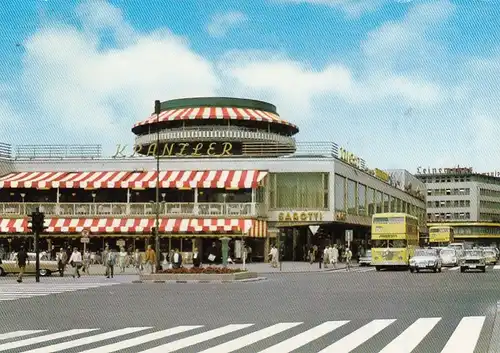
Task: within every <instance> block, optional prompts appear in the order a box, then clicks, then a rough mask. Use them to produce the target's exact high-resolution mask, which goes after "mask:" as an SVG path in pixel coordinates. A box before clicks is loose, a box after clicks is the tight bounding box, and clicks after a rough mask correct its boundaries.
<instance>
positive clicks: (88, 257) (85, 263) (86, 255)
mask: <svg viewBox="0 0 500 353" xmlns="http://www.w3.org/2000/svg"><path fill="white" fill-rule="evenodd" d="M91 256H92V255H91V254H90V251H89V250H87V251H85V253H84V254H83V267H82V271H83V272H86V273H87V275H90V263H91Z"/></svg>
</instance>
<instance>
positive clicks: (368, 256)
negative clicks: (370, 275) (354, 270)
mask: <svg viewBox="0 0 500 353" xmlns="http://www.w3.org/2000/svg"><path fill="white" fill-rule="evenodd" d="M371 263H372V251H371V250H366V253H365V255H364V256H360V257H359V261H358V264H359V266H370V265H371Z"/></svg>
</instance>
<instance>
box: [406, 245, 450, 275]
mask: <svg viewBox="0 0 500 353" xmlns="http://www.w3.org/2000/svg"><path fill="white" fill-rule="evenodd" d="M441 266H442V262H441V258H440V257H439V250H437V249H416V250H415V253H414V254H413V257H412V258H411V259H410V272H412V273H413V272H420V271H421V270H432V271H433V272H441Z"/></svg>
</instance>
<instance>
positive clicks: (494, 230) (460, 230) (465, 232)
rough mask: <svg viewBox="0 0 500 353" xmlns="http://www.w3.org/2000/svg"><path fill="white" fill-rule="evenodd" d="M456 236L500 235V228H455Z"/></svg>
mask: <svg viewBox="0 0 500 353" xmlns="http://www.w3.org/2000/svg"><path fill="white" fill-rule="evenodd" d="M453 230H454V233H455V235H473V234H493V235H500V227H482V226H470V227H453Z"/></svg>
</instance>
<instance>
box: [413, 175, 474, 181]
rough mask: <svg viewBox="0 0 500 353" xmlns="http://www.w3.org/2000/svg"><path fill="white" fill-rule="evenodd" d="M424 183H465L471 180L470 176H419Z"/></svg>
mask: <svg viewBox="0 0 500 353" xmlns="http://www.w3.org/2000/svg"><path fill="white" fill-rule="evenodd" d="M419 179H420V180H421V181H423V182H424V183H464V182H466V181H470V180H471V177H470V176H461V177H457V176H456V177H451V176H437V177H419Z"/></svg>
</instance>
